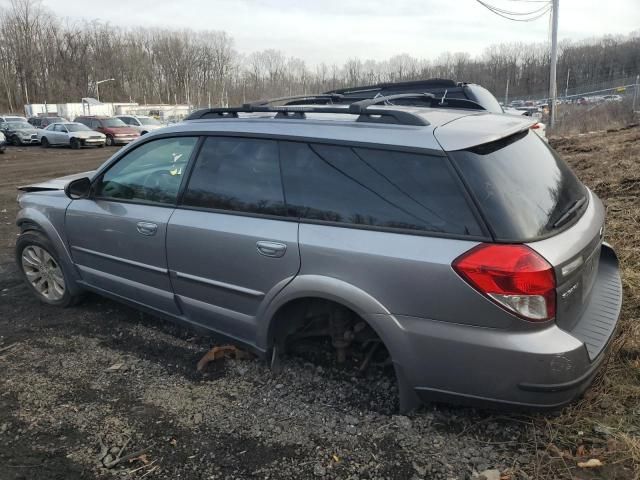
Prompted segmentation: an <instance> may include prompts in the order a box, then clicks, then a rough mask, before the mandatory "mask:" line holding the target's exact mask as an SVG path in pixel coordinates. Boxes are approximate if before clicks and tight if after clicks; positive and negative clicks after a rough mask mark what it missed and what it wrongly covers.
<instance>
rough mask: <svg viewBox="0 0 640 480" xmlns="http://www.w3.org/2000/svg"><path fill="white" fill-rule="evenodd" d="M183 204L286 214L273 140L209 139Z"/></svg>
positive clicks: (275, 146) (198, 161) (200, 156)
mask: <svg viewBox="0 0 640 480" xmlns="http://www.w3.org/2000/svg"><path fill="white" fill-rule="evenodd" d="M182 203H183V204H184V205H189V206H192V207H202V208H212V209H218V210H232V211H237V212H252V213H262V214H269V215H285V214H286V209H285V206H284V195H283V192H282V181H281V178H280V165H279V162H278V144H277V142H276V141H274V140H260V139H248V138H231V137H229V138H224V137H215V138H214V137H211V138H208V139H207V140H206V141H205V143H204V145H203V146H202V150H201V151H200V154H199V155H198V160H197V162H196V165H195V168H194V170H193V173H192V174H191V179H190V180H189V186H188V187H187V190H186V192H185V194H184V198H183V201H182Z"/></svg>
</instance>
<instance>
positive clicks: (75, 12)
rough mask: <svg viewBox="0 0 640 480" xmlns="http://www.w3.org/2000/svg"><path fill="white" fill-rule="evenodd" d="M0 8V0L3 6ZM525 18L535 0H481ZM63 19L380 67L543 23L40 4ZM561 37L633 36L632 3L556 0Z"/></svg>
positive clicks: (207, 5)
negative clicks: (221, 37) (174, 31)
mask: <svg viewBox="0 0 640 480" xmlns="http://www.w3.org/2000/svg"><path fill="white" fill-rule="evenodd" d="M1 2H2V0H0V5H1ZM485 2H486V3H490V4H492V5H495V6H498V7H500V8H504V9H507V10H517V11H519V12H528V11H532V10H535V9H538V8H540V7H541V6H543V4H542V3H540V1H539V0H485ZM43 3H44V5H45V6H46V7H48V8H50V9H51V10H53V11H55V12H56V13H57V14H58V15H60V16H62V17H69V18H72V19H98V20H101V21H103V22H109V23H111V24H114V25H121V26H126V27H133V26H142V27H165V28H179V29H181V28H190V29H194V30H224V31H226V32H227V33H229V34H231V36H232V37H233V39H234V46H235V48H236V50H238V51H240V52H242V53H250V52H252V51H255V50H263V49H267V48H275V49H278V50H281V51H283V52H284V53H285V54H286V55H290V56H296V57H300V58H302V59H304V60H306V61H307V63H309V64H311V65H314V64H317V63H320V62H326V63H329V64H331V63H338V64H340V63H342V62H344V61H345V60H346V59H348V58H350V57H359V58H362V59H365V58H375V59H377V60H382V59H386V58H388V57H390V56H392V55H394V54H398V53H409V54H411V55H414V56H416V57H421V58H430V59H433V58H436V57H437V56H438V55H439V54H441V53H443V52H446V51H450V52H458V51H465V52H469V53H471V54H473V55H476V54H478V53H481V52H482V50H483V49H484V48H485V47H487V46H489V45H491V44H494V43H501V42H514V41H522V42H540V41H546V40H547V39H548V35H549V16H548V15H545V16H544V17H542V18H540V19H538V20H536V21H534V22H527V23H524V22H513V21H509V20H505V19H503V18H500V17H499V16H497V15H495V14H494V13H491V12H490V11H488V10H487V9H485V8H484V7H483V6H482V5H480V4H479V3H477V2H476V1H475V0H393V1H391V0H136V1H125V0H112V1H105V0H64V1H60V0H44V1H43ZM559 20H560V35H559V37H560V39H564V38H570V39H574V40H580V39H584V38H590V37H594V36H600V35H604V34H628V33H630V32H632V31H634V30H635V31H638V30H640V0H606V1H603V0H560V17H559Z"/></svg>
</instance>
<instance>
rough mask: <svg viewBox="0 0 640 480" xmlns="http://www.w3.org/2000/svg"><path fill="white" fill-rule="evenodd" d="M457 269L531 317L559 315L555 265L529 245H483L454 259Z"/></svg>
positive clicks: (499, 300)
mask: <svg viewBox="0 0 640 480" xmlns="http://www.w3.org/2000/svg"><path fill="white" fill-rule="evenodd" d="M452 266H453V269H454V270H455V271H456V272H457V273H458V275H460V276H461V277H462V278H463V279H464V280H466V281H467V282H468V283H469V284H470V285H471V286H472V287H474V288H475V289H476V290H478V291H479V292H480V293H482V294H484V295H486V296H487V297H489V298H490V299H491V300H493V301H494V302H496V303H497V304H499V305H500V306H502V307H503V308H505V309H507V310H508V311H510V312H512V313H515V314H516V315H518V316H520V317H522V318H524V319H526V320H531V321H536V322H541V321H546V320H550V319H552V318H554V317H555V316H556V278H555V274H554V272H553V267H551V265H550V264H549V262H547V261H546V260H545V259H544V258H542V257H541V256H540V255H539V254H537V253H536V252H534V251H533V250H531V249H530V248H529V247H527V246H525V245H495V244H482V245H479V246H477V247H475V248H473V249H471V250H469V251H468V252H466V253H465V254H463V255H462V256H460V257H458V258H457V259H456V260H455V261H454V262H453V265H452Z"/></svg>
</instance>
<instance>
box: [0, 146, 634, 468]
mask: <svg viewBox="0 0 640 480" xmlns="http://www.w3.org/2000/svg"><path fill="white" fill-rule="evenodd" d="M113 151H114V150H112V149H111V150H110V149H101V150H81V151H71V150H46V151H45V150H42V149H39V148H27V149H25V148H23V149H17V148H10V149H9V150H8V151H7V154H5V155H4V156H0V168H1V170H0V171H1V172H2V176H1V177H0V211H1V212H0V227H1V228H0V242H1V243H0V369H1V371H2V375H1V376H0V479H12V480H17V479H93V478H98V479H111V478H132V479H134V478H142V477H145V478H156V479H181V478H184V479H245V478H247V479H254V478H255V479H258V478H259V479H275V478H278V479H280V478H283V479H288V478H291V479H300V478H331V479H334V478H335V479H353V480H355V479H374V478H375V479H468V478H482V475H481V474H484V477H485V478H487V479H490V480H497V479H500V478H502V480H511V479H526V478H541V476H542V475H541V474H540V470H539V465H540V463H541V461H542V460H541V459H542V458H545V455H547V456H548V455H549V453H548V445H549V432H548V431H547V430H550V429H551V427H550V426H552V425H553V423H554V421H555V418H557V417H558V416H559V415H561V412H558V413H552V414H546V415H545V416H542V415H537V414H525V413H519V414H517V413H504V412H496V411H480V410H475V409H468V408H456V407H449V406H444V405H427V406H424V407H423V408H422V409H421V410H420V411H418V412H416V413H415V414H412V415H411V416H400V415H397V414H395V411H396V408H397V402H398V398H397V390H396V387H395V384H394V378H393V376H392V374H391V373H390V372H388V371H385V370H371V371H369V372H368V373H367V375H366V376H361V375H357V374H356V373H355V369H353V368H352V366H346V367H343V368H338V367H335V366H333V365H332V363H331V362H330V361H329V359H328V358H326V357H325V356H324V355H326V354H325V353H324V351H323V350H321V349H319V350H317V351H314V350H313V349H311V350H310V351H308V352H307V353H306V354H305V355H301V356H294V357H288V358H285V360H284V368H283V370H282V372H281V373H280V374H279V375H274V374H272V373H271V372H270V370H269V369H268V368H267V366H266V365H265V364H264V362H261V361H259V360H257V359H249V360H236V359H224V360H220V361H216V362H215V363H212V364H210V365H209V366H208V367H207V369H206V370H205V371H204V372H203V373H198V372H197V371H196V368H195V365H196V363H197V361H198V359H199V358H200V357H201V356H202V355H203V354H204V353H205V352H206V351H208V350H209V348H210V347H211V346H212V345H213V344H215V339H212V338H210V337H204V336H200V335H197V334H195V333H194V332H190V331H187V330H184V329H182V328H178V327H176V326H174V325H172V324H169V323H165V322H163V321H161V320H158V319H155V318H152V317H149V316H146V315H143V314H140V313H139V312H137V311H135V310H132V309H130V308H128V307H125V306H122V305H119V304H117V303H114V302H111V301H109V300H106V299H102V298H100V297H97V296H94V295H89V296H88V297H87V298H86V299H85V300H84V301H83V302H82V303H81V304H80V305H78V306H76V307H74V308H71V309H65V310H61V309H56V308H52V307H48V306H43V305H41V304H39V302H38V301H37V300H35V299H34V298H33V297H32V296H31V295H30V293H29V292H28V290H27V287H26V286H25V285H24V284H23V283H22V281H21V280H20V278H19V276H18V271H17V269H16V267H15V266H14V264H13V257H12V255H13V253H12V249H13V245H14V242H15V235H16V233H17V231H16V228H15V227H14V225H13V220H14V218H15V213H16V212H15V190H14V187H15V186H16V185H18V184H23V183H30V182H33V181H36V180H41V179H45V178H47V177H52V176H60V175H64V174H67V173H72V172H76V171H82V170H86V169H91V168H94V167H95V166H97V165H99V164H100V163H102V161H104V159H105V157H106V156H107V155H108V154H110V153H113ZM569 156H570V155H569ZM591 433H592V432H590V433H589V434H590V435H591ZM594 435H595V436H596V437H597V436H598V435H597V434H594ZM603 435H604V434H603ZM118 458H120V459H121V461H120V462H119V463H117V459H118ZM113 463H117V464H116V465H113ZM105 465H106V466H105ZM107 466H108V467H110V468H107ZM575 468H576V467H575V464H571V465H569V466H567V468H566V470H561V471H560V473H559V474H558V475H557V476H566V477H567V478H574V474H576V475H578V474H579V476H576V477H575V478H634V477H633V473H632V471H631V470H630V469H629V468H628V467H627V465H626V464H624V463H621V464H620V465H618V466H615V467H612V468H610V469H608V468H605V469H595V470H580V471H579V472H577V473H576V470H575ZM563 472H564V473H563ZM557 476H555V475H554V476H549V477H548V478H557Z"/></svg>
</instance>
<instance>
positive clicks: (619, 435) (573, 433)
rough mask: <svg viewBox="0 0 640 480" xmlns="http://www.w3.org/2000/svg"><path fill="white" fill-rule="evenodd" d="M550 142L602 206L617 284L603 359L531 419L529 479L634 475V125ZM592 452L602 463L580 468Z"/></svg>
mask: <svg viewBox="0 0 640 480" xmlns="http://www.w3.org/2000/svg"><path fill="white" fill-rule="evenodd" d="M551 144H552V145H553V146H554V148H556V150H557V151H558V152H559V153H560V155H561V156H562V157H563V158H564V159H565V160H567V161H568V162H569V164H571V165H572V167H573V168H574V170H575V171H576V172H577V174H578V176H579V177H580V178H581V180H582V181H583V182H584V183H585V184H586V185H587V186H589V187H590V188H591V189H592V190H594V191H595V192H596V193H597V194H598V195H599V196H600V198H601V199H602V201H603V202H604V204H605V206H606V208H607V233H606V241H608V242H610V243H611V244H612V245H613V246H614V247H615V249H616V252H617V254H618V257H619V259H620V265H621V273H622V281H623V287H624V299H623V302H624V303H623V310H622V316H621V319H620V326H619V330H618V334H617V336H616V338H615V340H614V342H613V345H612V348H611V351H610V353H609V356H608V358H607V361H606V364H605V365H604V366H603V368H602V369H601V371H600V373H599V374H598V376H597V378H596V380H595V382H594V384H593V385H592V386H591V388H590V389H589V390H588V391H587V392H586V393H585V396H584V398H583V399H582V400H580V401H579V402H577V403H575V404H573V405H571V406H569V407H567V408H565V409H564V410H563V411H562V412H561V413H560V414H559V415H558V416H557V417H548V416H542V415H541V416H539V417H535V418H534V419H533V425H534V426H535V430H536V432H534V435H535V437H536V439H537V441H536V444H537V457H536V463H535V465H531V466H530V471H529V472H528V473H529V474H531V475H533V477H534V478H545V479H546V478H548V479H552V478H553V479H556V478H571V479H573V478H580V479H591V478H607V479H609V478H612V479H613V478H620V479H638V478H640V127H634V128H628V129H622V130H617V131H610V132H606V133H599V134H594V135H586V136H580V137H568V138H555V139H553V138H552V139H551ZM590 458H597V459H598V460H600V461H602V463H603V466H602V467H598V468H593V469H585V468H580V467H578V466H577V463H578V462H580V461H586V460H588V459H590Z"/></svg>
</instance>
